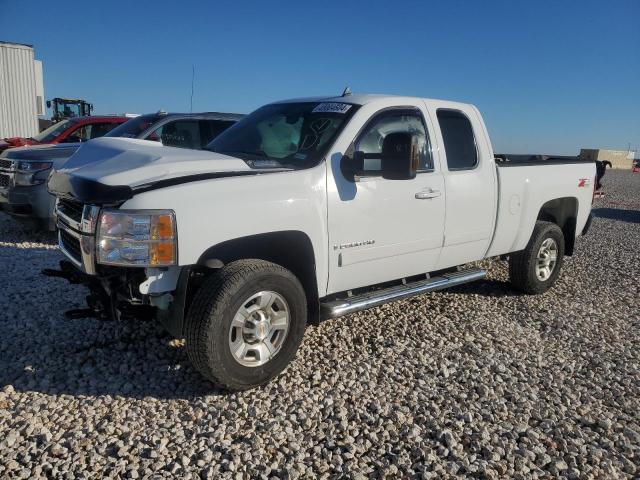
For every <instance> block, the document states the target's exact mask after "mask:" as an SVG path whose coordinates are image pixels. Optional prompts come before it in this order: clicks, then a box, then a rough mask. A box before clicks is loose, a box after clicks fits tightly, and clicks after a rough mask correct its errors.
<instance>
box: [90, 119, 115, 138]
mask: <svg viewBox="0 0 640 480" xmlns="http://www.w3.org/2000/svg"><path fill="white" fill-rule="evenodd" d="M117 126H118V124H117V123H94V124H93V125H88V127H90V130H89V132H88V138H87V139H88V140H90V139H92V138H98V137H102V136H103V135H106V134H107V133H109V131H111V130H113V128H114V127H117Z"/></svg>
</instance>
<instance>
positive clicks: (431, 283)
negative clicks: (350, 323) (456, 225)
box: [320, 268, 486, 318]
mask: <svg viewBox="0 0 640 480" xmlns="http://www.w3.org/2000/svg"><path fill="white" fill-rule="evenodd" d="M485 275H486V272H485V271H484V270H482V269H480V268H470V269H467V270H461V271H459V272H453V273H445V274H442V275H439V276H437V277H431V278H427V279H426V280H419V281H417V282H412V283H407V284H404V285H396V286H393V287H389V288H384V289H381V290H376V291H373V292H367V293H363V294H361V295H354V296H351V297H348V298H342V299H338V300H331V301H328V302H322V303H321V304H320V314H321V316H322V317H323V318H333V317H339V316H341V315H347V314H349V313H353V312H358V311H360V310H365V309H367V308H372V307H377V306H378V305H382V304H384V303H388V302H394V301H396V300H402V299H404V298H409V297H413V296H415V295H419V294H421V293H426V292H433V291H435V290H442V289H443V288H449V287H454V286H456V285H461V284H463V283H468V282H473V281H474V280H480V279H482V278H484V276H485Z"/></svg>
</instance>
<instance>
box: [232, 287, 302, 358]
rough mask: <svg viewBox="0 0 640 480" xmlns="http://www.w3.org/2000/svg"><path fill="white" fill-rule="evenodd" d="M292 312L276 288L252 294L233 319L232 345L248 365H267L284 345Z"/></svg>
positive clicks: (236, 355) (237, 355)
mask: <svg viewBox="0 0 640 480" xmlns="http://www.w3.org/2000/svg"><path fill="white" fill-rule="evenodd" d="M289 323H290V313H289V306H288V305H287V302H286V301H285V299H284V298H283V297H282V296H281V295H279V294H277V293H276V292H269V291H265V292H258V293H256V294H255V295H253V296H251V297H250V298H248V299H247V300H246V301H245V302H244V303H243V304H242V306H241V307H240V308H239V309H238V311H237V312H236V314H235V315H234V317H233V320H232V321H231V329H230V330H229V348H230V350H231V354H232V355H233V358H235V360H236V361H237V362H238V363H239V364H241V365H244V366H245V367H259V366H260V365H264V364H265V363H267V362H268V361H269V360H271V359H272V358H273V357H275V356H276V355H277V354H278V352H279V351H280V350H281V349H282V345H284V341H285V339H286V338H287V333H288V332H289Z"/></svg>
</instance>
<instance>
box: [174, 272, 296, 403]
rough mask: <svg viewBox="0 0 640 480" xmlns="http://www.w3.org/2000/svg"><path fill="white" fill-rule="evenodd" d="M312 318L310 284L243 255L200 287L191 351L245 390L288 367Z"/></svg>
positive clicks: (212, 373)
mask: <svg viewBox="0 0 640 480" xmlns="http://www.w3.org/2000/svg"><path fill="white" fill-rule="evenodd" d="M306 320H307V305H306V297H305V294H304V289H303V287H302V285H301V284H300V282H299V281H298V279H297V278H296V277H295V276H294V275H293V274H292V273H291V272H290V271H288V270H286V269H285V268H283V267H281V266H279V265H276V264H273V263H270V262H266V261H263V260H239V261H237V262H233V263H230V264H229V265H227V266H225V267H223V268H222V269H220V270H219V271H218V272H216V273H214V274H212V275H211V276H210V277H209V278H207V280H205V282H204V283H203V284H202V286H201V287H200V289H199V290H198V292H197V293H196V295H195V297H194V299H193V303H192V305H191V308H190V310H189V314H188V316H187V319H186V321H185V334H186V335H185V336H186V340H187V353H188V355H189V358H190V359H191V361H192V362H193V364H194V366H195V367H196V369H197V370H198V371H200V373H202V374H203V375H204V376H205V377H206V378H208V379H209V380H211V381H212V382H214V383H215V384H217V385H219V386H222V387H224V388H227V389H229V390H245V389H248V388H251V387H255V386H258V385H262V384H264V383H267V382H268V381H269V380H271V379H272V378H274V377H275V376H277V375H278V374H279V373H280V372H282V370H284V369H285V368H286V366H287V365H288V364H289V362H290V361H291V360H292V359H293V357H294V356H295V353H296V350H297V349H298V346H299V345H300V342H301V341H302V337H303V335H304V329H305V325H306Z"/></svg>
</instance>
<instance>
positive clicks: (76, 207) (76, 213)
mask: <svg viewBox="0 0 640 480" xmlns="http://www.w3.org/2000/svg"><path fill="white" fill-rule="evenodd" d="M83 208H84V206H83V205H82V204H81V203H79V202H75V201H73V200H66V199H59V200H58V212H60V213H61V214H62V215H65V216H67V217H69V218H70V219H71V220H73V221H74V222H78V223H79V222H80V221H81V220H82V209H83Z"/></svg>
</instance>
